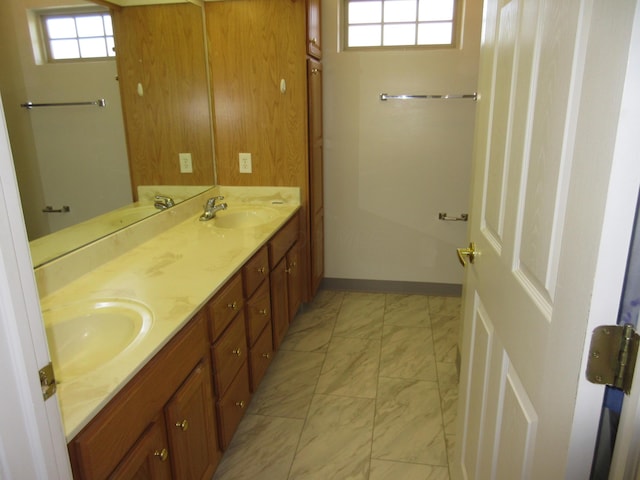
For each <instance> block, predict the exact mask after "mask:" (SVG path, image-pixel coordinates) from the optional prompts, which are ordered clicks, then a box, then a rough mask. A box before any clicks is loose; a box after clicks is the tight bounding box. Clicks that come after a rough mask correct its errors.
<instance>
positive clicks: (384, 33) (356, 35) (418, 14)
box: [344, 0, 458, 48]
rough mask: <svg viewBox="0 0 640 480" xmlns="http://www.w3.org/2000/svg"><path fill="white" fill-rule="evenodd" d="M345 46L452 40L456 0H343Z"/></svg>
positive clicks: (446, 43)
mask: <svg viewBox="0 0 640 480" xmlns="http://www.w3.org/2000/svg"><path fill="white" fill-rule="evenodd" d="M344 2H345V13H346V22H345V23H346V37H345V47H346V48H357V47H400V46H401V47H407V46H426V45H440V46H453V45H454V44H455V30H456V29H455V24H456V10H457V8H456V4H457V3H458V2H457V1H456V0H344Z"/></svg>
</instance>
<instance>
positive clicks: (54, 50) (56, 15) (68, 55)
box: [39, 9, 115, 62]
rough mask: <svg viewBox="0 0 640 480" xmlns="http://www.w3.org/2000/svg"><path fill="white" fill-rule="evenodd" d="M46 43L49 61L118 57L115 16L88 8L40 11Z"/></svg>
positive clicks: (43, 38)
mask: <svg viewBox="0 0 640 480" xmlns="http://www.w3.org/2000/svg"><path fill="white" fill-rule="evenodd" d="M39 17H40V24H41V32H42V43H43V45H44V47H45V51H46V53H47V60H48V61H49V62H59V61H78V60H83V59H90V60H98V59H100V58H109V57H114V56H115V50H114V43H113V27H112V25H111V16H110V15H109V13H108V12H104V11H90V12H87V10H86V9H84V10H81V11H77V10H65V11H63V12H61V11H55V12H49V11H47V12H40V13H39Z"/></svg>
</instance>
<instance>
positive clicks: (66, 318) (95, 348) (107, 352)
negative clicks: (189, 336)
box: [43, 299, 153, 382]
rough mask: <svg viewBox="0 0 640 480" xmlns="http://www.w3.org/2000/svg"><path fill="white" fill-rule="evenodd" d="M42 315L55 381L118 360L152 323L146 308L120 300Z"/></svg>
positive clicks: (69, 307)
mask: <svg viewBox="0 0 640 480" xmlns="http://www.w3.org/2000/svg"><path fill="white" fill-rule="evenodd" d="M43 315H44V322H45V328H46V331H47V340H48V343H49V350H50V353H51V360H52V362H53V367H54V369H55V372H56V379H57V380H58V382H64V381H68V380H70V379H72V378H75V377H78V376H82V375H85V374H87V373H89V372H92V371H94V370H96V369H97V368H99V367H101V366H103V365H105V364H107V363H109V362H110V361H111V360H113V359H114V358H117V357H118V356H119V355H121V354H122V353H124V352H125V351H127V350H128V349H130V348H132V347H133V346H134V345H135V344H136V343H138V342H139V341H140V340H141V339H142V338H143V337H144V335H145V334H146V333H147V332H148V331H149V328H150V327H151V323H152V320H153V315H152V313H151V311H150V310H149V309H148V308H147V307H146V306H145V305H143V304H141V303H139V302H135V301H133V300H121V299H113V300H100V301H92V302H78V303H73V304H68V305H65V306H62V307H59V308H55V309H49V310H45V311H43Z"/></svg>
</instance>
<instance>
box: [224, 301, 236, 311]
mask: <svg viewBox="0 0 640 480" xmlns="http://www.w3.org/2000/svg"><path fill="white" fill-rule="evenodd" d="M227 307H229V308H230V309H231V310H236V309H237V308H238V302H233V303H229V304H227Z"/></svg>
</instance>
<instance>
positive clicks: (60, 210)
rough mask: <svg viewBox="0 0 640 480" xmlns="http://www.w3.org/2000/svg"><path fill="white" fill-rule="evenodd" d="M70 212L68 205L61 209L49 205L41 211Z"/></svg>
mask: <svg viewBox="0 0 640 480" xmlns="http://www.w3.org/2000/svg"><path fill="white" fill-rule="evenodd" d="M70 211H71V207H69V205H63V206H62V208H53V207H52V206H51V205H47V206H46V207H44V208H43V209H42V213H67V212H70Z"/></svg>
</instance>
